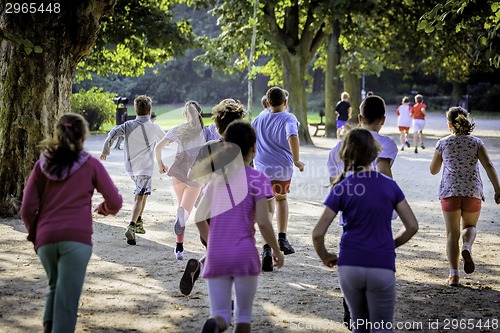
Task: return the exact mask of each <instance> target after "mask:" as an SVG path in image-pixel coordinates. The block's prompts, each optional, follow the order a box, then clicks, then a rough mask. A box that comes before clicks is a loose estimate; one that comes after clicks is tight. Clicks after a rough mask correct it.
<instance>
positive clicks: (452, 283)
mask: <svg viewBox="0 0 500 333" xmlns="http://www.w3.org/2000/svg"><path fill="white" fill-rule="evenodd" d="M458 280H460V277H459V276H458V275H453V276H449V277H448V280H447V282H448V285H449V286H452V287H458Z"/></svg>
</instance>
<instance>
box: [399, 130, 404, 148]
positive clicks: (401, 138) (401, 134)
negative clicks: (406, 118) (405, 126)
mask: <svg viewBox="0 0 500 333" xmlns="http://www.w3.org/2000/svg"><path fill="white" fill-rule="evenodd" d="M399 141H400V142H401V146H404V144H405V131H404V130H403V131H400V132H399Z"/></svg>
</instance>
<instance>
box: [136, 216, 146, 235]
mask: <svg viewBox="0 0 500 333" xmlns="http://www.w3.org/2000/svg"><path fill="white" fill-rule="evenodd" d="M135 233H136V234H145V233H146V230H145V229H144V221H143V219H138V220H137V222H136V223H135Z"/></svg>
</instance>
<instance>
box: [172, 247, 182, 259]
mask: <svg viewBox="0 0 500 333" xmlns="http://www.w3.org/2000/svg"><path fill="white" fill-rule="evenodd" d="M174 254H175V259H177V260H182V259H184V250H182V251H177V250H176V249H174Z"/></svg>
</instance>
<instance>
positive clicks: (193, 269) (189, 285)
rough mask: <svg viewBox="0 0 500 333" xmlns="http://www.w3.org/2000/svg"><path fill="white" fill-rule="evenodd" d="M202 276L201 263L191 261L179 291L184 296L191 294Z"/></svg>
mask: <svg viewBox="0 0 500 333" xmlns="http://www.w3.org/2000/svg"><path fill="white" fill-rule="evenodd" d="M199 276H200V262H199V261H198V260H196V259H189V260H188V262H187V265H186V269H185V270H184V274H183V275H182V278H181V282H180V283H179V289H180V290H181V293H183V294H184V295H186V296H187V295H189V294H191V291H192V290H193V286H194V283H195V281H196V280H197V279H198V277H199Z"/></svg>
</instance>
